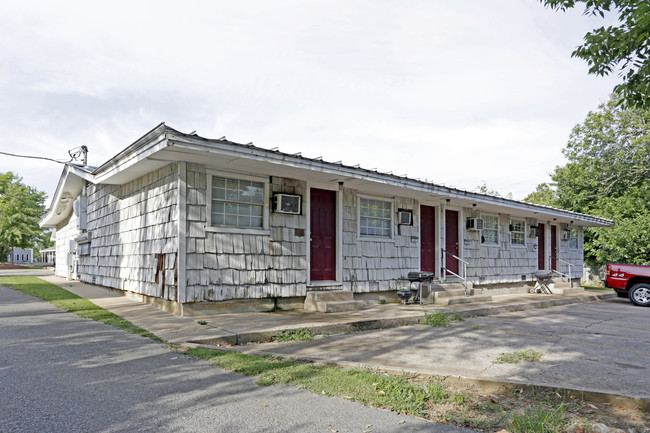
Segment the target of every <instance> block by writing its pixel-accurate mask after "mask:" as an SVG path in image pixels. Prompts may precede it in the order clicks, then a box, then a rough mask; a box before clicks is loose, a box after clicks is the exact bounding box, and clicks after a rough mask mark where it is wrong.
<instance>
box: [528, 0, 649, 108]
mask: <svg viewBox="0 0 650 433" xmlns="http://www.w3.org/2000/svg"><path fill="white" fill-rule="evenodd" d="M540 2H541V3H542V4H543V5H545V6H547V7H550V8H551V9H555V10H561V11H566V10H567V9H571V8H574V7H575V6H576V4H578V3H583V4H584V7H585V11H584V13H585V14H586V15H600V16H601V17H603V18H604V17H605V15H611V14H616V15H617V18H618V23H617V25H616V26H608V27H604V26H603V27H600V28H597V29H594V30H593V31H591V32H588V33H587V34H586V35H585V37H584V43H583V44H582V45H580V46H579V47H577V48H576V49H575V51H573V53H571V56H572V57H578V58H580V59H583V60H585V61H586V62H587V64H588V65H589V73H590V74H595V75H600V76H604V75H610V74H611V73H612V72H615V71H617V72H618V75H619V76H620V77H621V78H622V79H623V83H621V84H619V85H617V86H616V87H615V88H614V93H616V94H619V95H621V96H622V99H621V102H625V103H626V104H628V105H630V106H636V107H639V108H643V107H645V108H650V3H649V2H648V1H647V0H540Z"/></svg>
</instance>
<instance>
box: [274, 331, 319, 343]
mask: <svg viewBox="0 0 650 433" xmlns="http://www.w3.org/2000/svg"><path fill="white" fill-rule="evenodd" d="M313 339H314V333H313V331H312V330H311V329H309V328H300V329H285V330H283V331H280V333H279V334H277V335H274V336H273V338H272V339H271V340H272V341H311V340H313Z"/></svg>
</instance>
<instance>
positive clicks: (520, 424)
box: [508, 402, 567, 433]
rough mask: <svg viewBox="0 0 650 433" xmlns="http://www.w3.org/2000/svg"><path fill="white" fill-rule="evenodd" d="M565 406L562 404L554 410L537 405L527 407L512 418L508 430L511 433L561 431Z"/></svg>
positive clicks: (563, 424) (552, 432)
mask: <svg viewBox="0 0 650 433" xmlns="http://www.w3.org/2000/svg"><path fill="white" fill-rule="evenodd" d="M566 411H567V406H566V404H565V403H564V402H562V403H560V405H559V406H558V407H556V408H552V407H548V406H547V405H543V404H538V405H537V406H533V407H529V408H527V409H525V410H524V411H523V412H522V413H515V414H513V416H512V422H511V424H510V429H509V430H508V431H511V432H512V433H555V432H559V431H561V430H562V428H563V427H564V426H565V424H566V422H565V420H564V418H565V414H566Z"/></svg>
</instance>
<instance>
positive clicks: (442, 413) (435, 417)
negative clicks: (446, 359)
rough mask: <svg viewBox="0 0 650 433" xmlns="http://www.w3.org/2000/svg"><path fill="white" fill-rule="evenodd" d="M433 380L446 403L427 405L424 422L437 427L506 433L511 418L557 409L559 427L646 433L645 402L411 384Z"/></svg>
mask: <svg viewBox="0 0 650 433" xmlns="http://www.w3.org/2000/svg"><path fill="white" fill-rule="evenodd" d="M432 379H433V380H438V381H440V382H441V383H442V384H443V386H444V387H445V388H446V389H447V391H448V395H449V397H450V398H449V399H448V401H446V402H445V403H438V404H436V403H432V404H430V407H429V408H428V413H429V417H430V419H431V420H432V421H436V422H445V423H450V424H455V425H459V426H463V427H468V428H473V429H476V430H481V431H484V432H497V431H501V430H503V429H506V430H507V429H508V427H509V426H510V425H511V422H512V419H513V416H514V414H523V413H525V412H526V411H530V410H535V409H541V410H543V411H545V412H548V413H550V412H553V411H556V410H558V408H561V409H560V412H561V413H562V421H563V422H562V423H563V425H565V426H566V427H568V426H570V425H572V424H580V425H582V426H584V427H585V430H584V431H589V427H590V426H593V425H594V424H597V423H600V424H604V425H606V426H607V427H609V428H610V429H613V428H618V429H623V430H625V431H634V432H636V433H650V412H649V411H648V405H650V403H649V402H647V401H644V402H637V401H634V400H632V399H620V400H616V399H611V401H604V400H605V399H604V398H597V397H598V396H588V395H584V394H580V393H577V392H573V391H568V390H564V389H559V388H543V387H534V386H525V385H524V386H522V385H514V384H511V385H504V384H497V383H489V382H475V381H469V380H464V379H460V378H451V377H427V376H413V377H411V378H410V380H413V381H415V382H420V383H426V382H428V381H430V380H432ZM594 397H596V398H594ZM559 431H562V430H559Z"/></svg>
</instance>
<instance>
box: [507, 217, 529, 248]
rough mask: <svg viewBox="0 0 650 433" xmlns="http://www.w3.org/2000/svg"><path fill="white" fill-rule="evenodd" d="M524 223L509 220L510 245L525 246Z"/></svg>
mask: <svg viewBox="0 0 650 433" xmlns="http://www.w3.org/2000/svg"><path fill="white" fill-rule="evenodd" d="M525 239H526V221H522V220H511V221H510V244H511V245H525V244H526V241H525Z"/></svg>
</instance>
